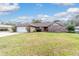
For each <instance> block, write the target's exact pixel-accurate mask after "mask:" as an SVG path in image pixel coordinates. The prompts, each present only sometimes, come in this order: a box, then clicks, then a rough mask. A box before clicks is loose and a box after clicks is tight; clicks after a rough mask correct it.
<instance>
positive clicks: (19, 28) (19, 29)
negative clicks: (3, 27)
mask: <svg viewBox="0 0 79 59" xmlns="http://www.w3.org/2000/svg"><path fill="white" fill-rule="evenodd" d="M17 32H27V29H26V27H17Z"/></svg>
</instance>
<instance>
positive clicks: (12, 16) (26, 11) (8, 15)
mask: <svg viewBox="0 0 79 59" xmlns="http://www.w3.org/2000/svg"><path fill="white" fill-rule="evenodd" d="M10 5H12V4H8V7H9V6H10ZM1 6H4V4H1ZM13 7H16V8H17V7H19V8H17V10H15V9H16V8H15V9H14V10H12V9H11V8H10V7H9V8H3V9H2V10H0V20H1V21H21V20H22V17H23V20H24V21H27V22H28V21H31V19H30V20H25V19H26V18H28V17H37V15H47V16H51V17H53V16H54V15H55V14H56V15H57V14H59V15H60V14H61V13H62V12H65V13H67V12H68V11H69V12H76V11H77V12H78V11H79V4H71V3H70V4H65V3H62V4H61V3H60V4H59V3H58V4H57V3H56V4H55V3H19V4H16V5H15V6H13ZM6 9H7V11H6ZM20 18H21V19H20Z"/></svg>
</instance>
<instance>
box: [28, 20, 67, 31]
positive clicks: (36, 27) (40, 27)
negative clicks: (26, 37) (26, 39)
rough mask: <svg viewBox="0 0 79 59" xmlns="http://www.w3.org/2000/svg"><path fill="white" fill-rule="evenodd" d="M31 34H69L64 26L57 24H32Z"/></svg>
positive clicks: (30, 26) (30, 27)
mask: <svg viewBox="0 0 79 59" xmlns="http://www.w3.org/2000/svg"><path fill="white" fill-rule="evenodd" d="M28 27H29V31H30V32H34V31H36V32H67V29H66V28H65V26H64V24H61V23H60V22H56V23H32V24H30V25H29V26H28Z"/></svg>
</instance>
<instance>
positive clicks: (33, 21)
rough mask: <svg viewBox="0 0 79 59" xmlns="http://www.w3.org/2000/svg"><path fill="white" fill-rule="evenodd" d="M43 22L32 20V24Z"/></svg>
mask: <svg viewBox="0 0 79 59" xmlns="http://www.w3.org/2000/svg"><path fill="white" fill-rule="evenodd" d="M41 22H42V20H35V19H33V20H32V23H41Z"/></svg>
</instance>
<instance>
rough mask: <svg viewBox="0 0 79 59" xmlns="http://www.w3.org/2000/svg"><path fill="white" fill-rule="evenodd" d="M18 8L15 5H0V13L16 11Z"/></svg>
mask: <svg viewBox="0 0 79 59" xmlns="http://www.w3.org/2000/svg"><path fill="white" fill-rule="evenodd" d="M19 8H20V7H19V5H18V4H17V3H0V12H9V11H15V10H18V9H19Z"/></svg>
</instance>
